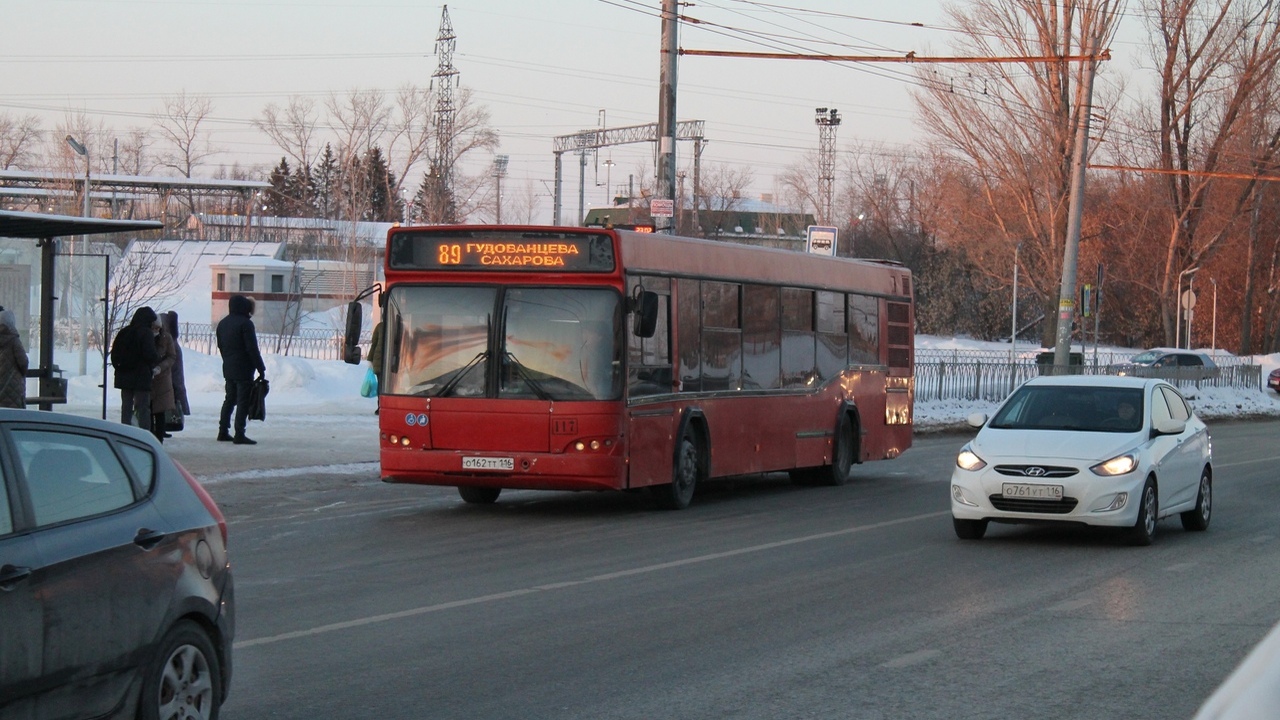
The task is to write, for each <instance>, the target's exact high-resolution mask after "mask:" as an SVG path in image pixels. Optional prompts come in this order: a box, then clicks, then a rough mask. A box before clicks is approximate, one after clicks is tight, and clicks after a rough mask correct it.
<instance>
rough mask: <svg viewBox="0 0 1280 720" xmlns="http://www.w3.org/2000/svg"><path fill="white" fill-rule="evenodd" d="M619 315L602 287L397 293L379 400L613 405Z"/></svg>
mask: <svg viewBox="0 0 1280 720" xmlns="http://www.w3.org/2000/svg"><path fill="white" fill-rule="evenodd" d="M621 307H622V305H621V298H620V296H619V295H618V293H617V292H616V291H615V290H612V289H608V288H552V287H505V288H498V287H494V286H421V285H419V286H413V285H399V286H396V287H394V288H392V290H391V291H390V293H389V294H388V301H387V306H386V308H387V309H386V317H385V319H384V322H385V323H386V325H385V327H386V340H387V351H386V363H387V366H386V372H385V373H384V375H385V380H384V384H385V387H384V389H383V393H385V394H389V395H418V396H423V397H477V398H479V397H487V398H518V399H540V400H616V399H618V398H620V397H621V395H622V367H621V365H622V362H621V361H622V343H621V325H622V323H621V317H622V314H621Z"/></svg>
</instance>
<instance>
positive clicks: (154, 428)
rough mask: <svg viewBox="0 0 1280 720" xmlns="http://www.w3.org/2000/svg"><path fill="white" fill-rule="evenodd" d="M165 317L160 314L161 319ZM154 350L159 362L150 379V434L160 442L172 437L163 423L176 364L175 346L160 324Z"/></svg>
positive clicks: (172, 406) (167, 410)
mask: <svg viewBox="0 0 1280 720" xmlns="http://www.w3.org/2000/svg"><path fill="white" fill-rule="evenodd" d="M164 316H165V314H164V313H161V317H162V318H163V317H164ZM156 350H157V351H158V352H159V353H160V362H159V363H158V364H157V365H156V369H157V370H159V372H157V373H155V375H154V376H153V377H152V378H151V434H152V435H155V436H156V439H157V440H159V441H160V442H164V439H165V438H167V437H173V436H172V435H170V434H169V433H167V432H165V425H167V424H168V423H167V422H166V421H165V420H166V417H167V416H168V415H169V411H171V410H173V408H174V407H175V403H174V400H173V366H174V365H176V364H177V362H178V351H177V344H176V343H175V342H174V340H173V336H172V335H170V334H169V331H168V330H166V329H165V327H164V323H163V322H161V323H160V334H159V335H156Z"/></svg>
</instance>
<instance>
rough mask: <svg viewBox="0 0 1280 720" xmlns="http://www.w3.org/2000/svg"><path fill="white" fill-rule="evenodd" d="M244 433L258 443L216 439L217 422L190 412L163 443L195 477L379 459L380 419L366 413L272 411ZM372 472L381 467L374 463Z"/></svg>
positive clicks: (369, 461)
mask: <svg viewBox="0 0 1280 720" xmlns="http://www.w3.org/2000/svg"><path fill="white" fill-rule="evenodd" d="M245 434H246V435H248V436H249V437H250V438H252V439H254V440H257V441H258V444H257V445H234V444H232V443H228V442H218V441H217V440H216V438H217V436H218V421H217V418H216V417H213V416H209V415H204V416H200V415H191V416H188V417H187V420H186V428H185V429H184V430H182V431H181V432H177V433H174V434H173V437H172V438H169V439H168V440H165V441H164V447H165V449H166V450H168V451H169V454H170V455H171V456H173V458H174V459H175V460H177V461H178V462H180V463H182V466H183V467H185V468H186V469H187V470H188V471H190V473H191V474H192V475H195V476H196V478H197V479H199V480H202V481H206V480H219V479H231V478H227V477H226V476H234V475H242V476H243V475H245V474H247V473H253V472H254V471H263V470H278V469H281V468H309V467H320V466H328V465H351V464H359V463H375V464H376V463H377V462H378V418H377V417H375V416H374V415H372V414H367V415H364V414H362V415H293V414H284V413H280V414H277V415H276V416H274V417H273V416H272V415H271V414H270V411H268V414H267V419H266V421H265V422H256V421H253V422H250V423H249V426H248V428H246V430H245ZM373 472H375V473H376V472H377V470H376V465H374V467H373Z"/></svg>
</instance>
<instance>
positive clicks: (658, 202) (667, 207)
mask: <svg viewBox="0 0 1280 720" xmlns="http://www.w3.org/2000/svg"><path fill="white" fill-rule="evenodd" d="M675 214H676V201H675V200H670V199H667V198H653V199H652V200H650V201H649V215H650V216H651V217H656V218H659V217H666V218H669V217H675Z"/></svg>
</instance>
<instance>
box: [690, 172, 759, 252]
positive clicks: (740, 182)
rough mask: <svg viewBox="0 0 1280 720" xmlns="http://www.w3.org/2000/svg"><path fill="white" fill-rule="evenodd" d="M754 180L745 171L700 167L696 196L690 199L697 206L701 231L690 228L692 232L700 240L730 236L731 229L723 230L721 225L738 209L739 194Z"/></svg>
mask: <svg viewBox="0 0 1280 720" xmlns="http://www.w3.org/2000/svg"><path fill="white" fill-rule="evenodd" d="M754 180H755V173H754V172H753V171H752V170H751V168H749V167H745V166H742V167H736V168H735V167H730V166H728V165H723V164H712V165H708V166H706V167H704V168H703V170H702V177H701V178H700V180H699V188H698V192H697V194H696V196H695V197H694V198H693V201H694V202H695V203H697V206H698V215H699V217H698V220H699V222H700V223H701V224H702V227H701V228H691V230H692V232H694V233H697V234H700V235H702V236H703V237H719V236H720V235H721V234H722V233H724V232H729V233H732V232H733V228H732V227H728V228H726V227H725V225H726V224H727V223H728V222H729V221H730V220H731V219H732V217H733V215H734V213H736V212H737V211H738V210H739V209H741V208H742V206H743V204H744V203H743V199H744V198H743V193H744V192H745V191H746V189H747V188H748V187H750V186H751V183H752V182H753V181H754ZM751 229H752V230H754V229H755V228H751Z"/></svg>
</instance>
